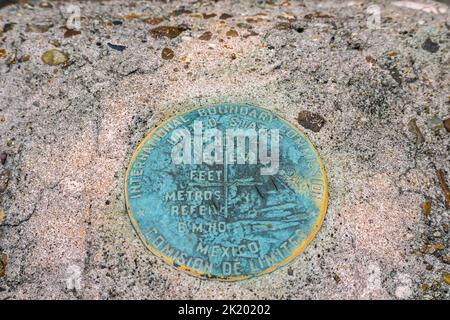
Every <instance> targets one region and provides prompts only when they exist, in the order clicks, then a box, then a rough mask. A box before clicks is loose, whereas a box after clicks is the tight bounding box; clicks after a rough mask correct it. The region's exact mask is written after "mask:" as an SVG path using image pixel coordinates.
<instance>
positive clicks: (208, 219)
mask: <svg viewBox="0 0 450 320" xmlns="http://www.w3.org/2000/svg"><path fill="white" fill-rule="evenodd" d="M241 138H242V139H241ZM239 139H241V140H239ZM242 141H244V143H242ZM239 146H240V148H241V149H239ZM252 148H253V149H252ZM252 150H253V151H252ZM208 155H210V157H208ZM125 193H126V203H127V208H128V213H129V216H130V219H131V221H132V223H133V226H134V227H135V229H136V230H137V232H138V234H139V236H140V238H141V239H142V241H143V242H144V244H145V245H146V246H147V248H148V249H150V250H151V251H152V252H153V253H154V254H155V255H157V256H159V257H161V258H162V259H163V260H164V261H165V262H166V263H168V264H169V265H172V266H174V267H176V268H178V269H180V270H183V271H186V272H188V273H190V274H193V275H195V276H199V277H203V278H214V279H220V280H241V279H246V278H249V277H253V276H257V275H261V274H264V273H268V272H270V271H273V270H275V269H276V268H278V267H279V266H281V265H284V264H286V263H287V262H289V261H290V260H292V259H293V258H294V257H295V256H296V255H298V254H299V253H300V252H301V251H302V250H303V249H304V248H305V246H306V245H307V244H308V243H309V242H310V241H311V239H312V238H313V237H314V235H315V233H316V232H317V230H318V229H319V227H320V225H321V223H322V221H323V218H324V216H325V212H326V206H327V182H326V176H325V170H324V167H323V164H322V162H321V160H320V158H319V155H318V154H317V151H316V150H315V149H314V147H313V146H312V144H311V142H310V141H309V140H308V139H307V138H306V136H305V135H304V134H303V133H302V132H301V131H300V130H298V129H297V128H296V127H294V126H293V125H291V124H290V123H288V122H287V121H286V120H284V119H282V118H280V117H279V116H277V115H275V114H274V113H272V112H271V111H269V110H266V109H262V108H258V107H254V106H250V105H237V104H223V105H215V106H209V107H203V108H197V109H194V110H191V111H188V112H186V113H182V114H179V115H176V116H174V117H172V118H170V119H168V120H166V121H164V122H163V123H161V124H160V125H159V126H158V127H156V128H155V129H154V130H152V131H151V132H150V133H149V134H148V136H147V137H146V138H145V139H144V140H143V142H142V143H141V144H140V145H139V147H138V148H137V149H136V151H135V152H134V155H133V157H132V159H131V162H130V164H129V167H128V170H127V173H126V179H125Z"/></svg>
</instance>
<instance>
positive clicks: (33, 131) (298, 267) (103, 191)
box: [0, 0, 450, 299]
mask: <svg viewBox="0 0 450 320" xmlns="http://www.w3.org/2000/svg"><path fill="white" fill-rule="evenodd" d="M43 3H44V2H43V1H29V4H28V5H20V4H11V5H4V6H2V7H1V9H0V16H1V25H0V35H1V39H2V43H1V44H0V74H1V77H0V130H1V131H0V132H1V135H0V151H1V152H4V153H6V154H7V155H8V157H7V161H6V162H5V163H4V164H3V165H1V166H0V170H1V172H8V173H9V174H8V183H7V186H6V187H5V188H4V191H3V192H1V193H0V212H2V213H3V221H2V222H1V223H0V257H1V259H0V299H17V298H29V299H32V298H48V299H51V298H64V299H65V298H70V299H72V298H84V299H124V298H186V299H201V298H205V299H209V298H228V299H236V298H244V299H245V298H249V299H263V298H273V299H297V298H303V299H314V298H325V299H337V298H344V299H350V298H373V299H382V298H387V299H450V287H449V283H448V282H449V281H448V274H449V272H450V265H449V264H448V261H449V260H448V257H449V256H450V248H449V243H450V235H449V231H448V225H449V223H450V222H449V213H450V212H449V209H448V208H446V199H447V198H448V195H447V191H448V188H447V189H446V187H445V186H447V187H448V185H449V179H450V159H449V157H448V148H449V144H450V139H449V133H448V125H447V123H448V118H449V116H450V114H449V107H450V104H449V99H448V97H449V96H450V92H449V87H450V86H449V82H450V77H448V74H447V70H448V66H449V60H448V53H449V45H448V22H447V20H446V19H448V12H449V11H448V7H447V6H446V5H445V4H442V3H436V2H432V1H419V0H417V1H409V2H408V6H406V7H405V2H403V1H396V2H393V3H390V2H389V1H379V2H377V4H378V5H379V9H380V18H381V19H380V23H381V25H380V26H379V27H377V25H376V21H377V19H373V17H372V18H371V16H370V15H371V13H370V12H372V11H370V10H369V11H368V7H369V4H370V3H369V2H368V1H342V2H336V1H320V2H319V1H317V2H316V1H307V2H300V3H299V2H294V1H272V2H256V3H255V2H254V1H241V2H239V3H237V2H233V3H231V2H228V1H220V2H216V1H210V2H209V1H206V2H202V3H186V2H182V1H174V2H170V3H162V2H141V1H138V2H134V3H133V5H130V3H129V1H124V0H118V1H108V2H104V3H99V2H86V1H80V2H76V1H74V2H72V4H75V5H78V6H79V7H80V10H81V15H82V18H81V19H80V23H81V26H80V29H79V30H77V31H79V32H80V33H77V32H68V33H67V30H68V29H70V30H74V29H72V28H68V27H67V19H68V17H69V14H65V13H64V12H65V6H66V5H67V3H65V2H55V3H53V2H52V3H51V4H50V2H48V5H46V4H43ZM46 3H47V2H46ZM411 3H413V4H414V5H412V4H411ZM30 6H32V7H30ZM30 8H32V9H30ZM348 17H352V19H348ZM374 23H375V24H374ZM65 34H66V36H64V35H65ZM111 45H112V46H111ZM114 46H120V47H114ZM122 48H124V49H123V50H121V49H122ZM164 48H170V50H172V51H173V52H174V53H175V54H174V55H173V57H172V58H171V59H170V60H166V59H163V58H162V51H163V49H164ZM118 49H120V50H118ZM49 50H57V52H61V53H64V55H67V56H66V57H68V61H63V60H66V59H65V58H64V59H62V56H61V55H60V54H59V53H58V54H57V56H56V59H55V56H54V55H55V53H56V52H55V51H52V52H53V57H50V56H47V55H48V54H47V55H45V54H44V53H45V52H48V51H49ZM166 51H167V50H166ZM43 54H44V55H45V59H44V61H43V60H42V59H41V57H43ZM47 58H49V59H47ZM60 58H61V59H60ZM48 62H49V64H50V65H51V66H49V65H47V64H46V63H48ZM56 62H58V63H56ZM59 62H61V63H60V64H59ZM219 103H251V104H253V105H256V106H261V107H265V108H268V109H270V110H271V111H272V112H274V113H276V114H278V115H280V116H282V117H284V118H285V119H287V120H288V121H289V122H291V123H292V124H293V125H295V126H297V127H298V128H299V129H300V130H303V131H304V132H305V134H306V135H307V136H308V137H309V139H310V140H311V141H312V143H313V145H314V146H315V147H316V148H317V149H318V152H319V154H320V156H321V159H322V160H323V162H324V165H325V169H326V172H327V177H328V183H329V203H328V210H327V214H326V218H325V221H324V223H323V225H322V227H321V229H320V230H319V232H318V233H317V234H316V237H315V238H314V239H313V241H312V242H311V243H310V244H309V246H308V247H307V248H306V249H305V250H304V252H303V253H302V254H300V255H299V256H298V257H297V258H296V259H295V260H293V261H292V262H291V263H289V264H288V265H287V266H285V267H282V268H279V269H277V270H276V271H274V272H272V273H270V274H267V275H263V276H260V277H256V278H252V279H251V280H245V281H239V282H233V283H222V282H218V281H214V280H201V279H198V278H196V277H193V276H190V275H187V274H185V273H181V272H179V271H177V270H173V269H172V268H170V267H168V266H167V265H166V264H165V263H164V262H163V261H161V260H160V259H159V258H157V257H155V256H154V255H152V254H151V253H150V252H149V251H148V250H147V249H146V248H145V246H144V245H143V244H142V243H141V241H140V239H139V238H138V235H137V234H136V232H135V231H134V229H133V227H132V225H131V223H130V221H129V218H128V216H127V212H126V209H125V200H124V188H123V185H124V177H125V171H126V167H127V165H128V163H129V161H130V158H131V155H132V153H133V151H134V149H135V148H136V146H137V145H138V144H139V142H140V141H141V140H142V139H143V138H144V137H145V136H146V134H147V133H148V132H149V131H150V130H151V129H152V128H154V126H155V125H157V124H159V123H160V122H161V121H163V120H165V119H167V118H168V117H170V116H172V115H174V114H176V113H179V112H183V111H186V110H188V109H191V108H192V107H194V106H206V105H209V104H219ZM302 111H303V112H304V111H308V112H311V113H313V114H317V115H320V117H322V118H323V119H324V121H325V122H324V125H323V126H322V127H321V128H320V131H319V130H318V131H317V132H315V131H313V130H307V129H304V128H303V127H302V126H301V125H300V124H299V123H298V121H297V119H296V118H297V116H298V113H299V112H302ZM412 119H415V120H414V124H415V125H412V124H411V125H409V124H410V123H412V122H410V121H411V120H412ZM436 119H438V120H441V121H442V124H443V125H442V126H439V125H438V126H436V125H432V126H430V123H433V124H435V123H437V121H436ZM411 128H412V130H410V129H411ZM419 132H420V135H421V136H422V137H421V138H420V139H419V138H418V137H419ZM419 140H420V143H417V142H418V141H419ZM437 172H439V175H437V174H436V173H437ZM2 181H4V180H2ZM2 183H3V182H2ZM3 184H4V183H3ZM446 197H447V198H446ZM426 201H430V203H431V206H430V207H429V208H428V207H427V208H426V214H424V212H423V204H424V203H426ZM428 210H429V211H428Z"/></svg>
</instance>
